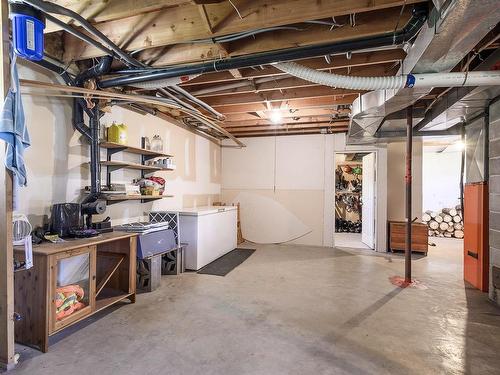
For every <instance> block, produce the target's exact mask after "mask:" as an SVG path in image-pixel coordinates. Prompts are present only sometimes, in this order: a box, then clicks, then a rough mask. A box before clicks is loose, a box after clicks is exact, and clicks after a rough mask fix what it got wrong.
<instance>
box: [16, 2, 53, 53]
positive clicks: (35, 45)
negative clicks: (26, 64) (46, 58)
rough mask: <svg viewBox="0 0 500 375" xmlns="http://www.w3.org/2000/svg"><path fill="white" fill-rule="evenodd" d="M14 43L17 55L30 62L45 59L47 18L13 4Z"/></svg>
mask: <svg viewBox="0 0 500 375" xmlns="http://www.w3.org/2000/svg"><path fill="white" fill-rule="evenodd" d="M10 18H11V20H12V41H13V45H14V52H15V53H16V55H18V56H20V57H22V58H25V59H28V60H37V61H38V60H41V59H42V58H43V30H44V29H45V18H44V17H43V15H42V14H41V13H40V12H39V11H37V10H36V9H33V8H31V7H28V6H25V5H19V4H15V5H14V4H13V5H12V6H11V8H10Z"/></svg>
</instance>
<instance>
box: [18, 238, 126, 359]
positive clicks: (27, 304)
mask: <svg viewBox="0 0 500 375" xmlns="http://www.w3.org/2000/svg"><path fill="white" fill-rule="evenodd" d="M23 256H24V251H23V250H21V249H15V257H16V258H17V259H19V260H22V258H23ZM33 263H34V267H33V268H31V269H29V270H27V271H21V272H18V273H16V275H15V277H14V283H15V294H14V301H15V302H14V305H15V311H16V312H17V313H18V314H19V315H20V316H21V320H19V321H17V322H16V325H15V335H16V341H18V342H20V343H22V344H25V345H28V346H33V347H36V348H38V349H40V350H41V351H43V352H46V351H47V350H48V338H49V336H50V335H53V334H55V333H57V332H59V331H61V330H63V329H64V328H66V327H68V326H70V325H72V324H74V323H76V322H78V321H80V320H82V319H84V318H86V317H88V316H90V315H92V314H94V313H96V312H97V311H100V310H102V309H104V308H106V307H108V306H111V305H113V304H115V303H117V302H119V301H122V300H124V299H128V300H130V302H135V287H136V281H135V279H136V237H135V235H134V234H129V233H123V232H112V233H106V234H102V235H100V236H99V237H96V238H92V239H82V240H71V241H66V242H63V243H59V244H42V245H39V246H34V247H33Z"/></svg>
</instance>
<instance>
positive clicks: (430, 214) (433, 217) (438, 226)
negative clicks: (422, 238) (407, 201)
mask: <svg viewBox="0 0 500 375" xmlns="http://www.w3.org/2000/svg"><path fill="white" fill-rule="evenodd" d="M422 221H423V222H424V223H426V224H427V226H428V228H429V237H448V238H464V219H463V215H462V209H461V208H460V205H458V206H456V207H455V208H443V209H442V210H441V211H439V212H436V211H426V212H425V213H424V214H423V215H422Z"/></svg>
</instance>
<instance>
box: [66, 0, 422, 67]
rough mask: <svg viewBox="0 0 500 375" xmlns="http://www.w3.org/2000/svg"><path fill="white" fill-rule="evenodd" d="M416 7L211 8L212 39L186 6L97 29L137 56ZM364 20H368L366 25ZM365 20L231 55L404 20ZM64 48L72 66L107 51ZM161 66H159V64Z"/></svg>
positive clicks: (77, 44)
mask: <svg viewBox="0 0 500 375" xmlns="http://www.w3.org/2000/svg"><path fill="white" fill-rule="evenodd" d="M416 2H420V1H418V0H407V1H394V0H379V1H376V2H373V1H369V2H367V1H366V0H351V1H345V0H324V1H321V2H310V1H309V0H276V1H274V2H273V5H272V6H269V5H268V2H267V0H255V1H244V2H241V3H240V4H237V5H239V6H241V7H242V12H243V13H242V14H244V17H243V19H240V18H239V17H238V16H237V15H236V14H235V11H234V8H233V7H232V6H231V4H230V3H229V2H223V3H219V4H207V5H205V9H206V12H207V15H208V19H209V22H210V25H212V28H213V29H214V33H212V34H210V33H209V32H208V30H207V21H206V20H203V19H202V14H201V13H200V10H199V6H198V5H181V6H177V7H172V8H168V9H165V10H160V11H156V12H149V13H148V24H147V25H145V24H144V17H143V15H135V16H131V17H127V18H123V19H117V20H113V21H107V22H102V23H97V24H96V25H95V26H96V27H97V28H98V29H99V31H101V32H102V33H104V34H105V35H106V36H107V37H109V38H110V39H111V40H112V41H113V42H115V43H116V44H118V45H125V49H126V50H128V51H132V50H141V49H144V48H153V47H159V46H164V45H172V44H178V43H184V42H188V41H192V40H197V39H205V38H207V37H209V38H211V37H214V36H221V35H227V34H232V33H238V32H244V31H252V30H256V29H259V28H267V27H273V26H281V25H286V24H291V23H298V22H303V21H305V20H314V19H320V18H327V17H331V16H339V15H343V14H350V13H360V12H366V11H370V10H377V9H386V8H391V7H395V6H400V5H402V4H403V3H416ZM407 8H409V7H407ZM385 13H390V14H385ZM393 13H394V14H393ZM365 16H366V20H365V21H363V17H365ZM365 16H364V15H359V17H358V18H357V23H356V27H354V28H351V27H349V26H346V27H341V28H336V29H334V30H332V31H329V29H328V27H317V26H318V25H312V27H311V28H310V29H309V28H308V29H307V30H305V31H298V32H294V33H293V34H291V35H293V36H294V37H293V38H290V36H288V37H287V38H286V39H285V40H280V39H283V38H276V35H277V34H275V33H274V32H273V33H271V35H266V34H262V35H259V37H258V38H257V37H256V38H255V39H252V38H248V39H246V40H245V41H244V43H242V41H238V42H236V43H232V44H231V45H230V46H229V48H228V50H229V53H230V55H231V56H234V55H241V54H248V53H253V52H258V51H265V50H273V49H278V48H287V47H291V46H299V45H308V44H315V43H322V42H331V41H332V39H334V40H341V39H350V38H353V37H356V36H360V37H361V36H367V35H373V34H377V33H380V32H381V30H383V31H385V32H390V31H393V30H394V27H395V26H396V23H395V20H398V18H399V9H388V10H387V12H379V15H378V16H376V17H374V16H373V15H369V14H367V15H365ZM408 17H409V11H408V10H405V12H404V15H403V18H408ZM358 19H359V20H360V21H359V22H358ZM404 23H405V21H404V19H402V20H401V25H404ZM353 34H354V35H353ZM125 39H126V40H127V42H126V43H124V40H125ZM65 46H66V48H65V60H68V61H70V60H81V59H87V58H92V57H97V56H101V55H102V51H100V50H98V49H97V48H95V47H93V46H89V45H86V44H85V43H84V42H82V41H80V40H78V39H76V38H75V37H74V36H72V35H69V34H67V35H66V36H65ZM225 48H226V47H225ZM158 63H159V64H160V62H158Z"/></svg>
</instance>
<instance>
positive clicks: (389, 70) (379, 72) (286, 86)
mask: <svg viewBox="0 0 500 375" xmlns="http://www.w3.org/2000/svg"><path fill="white" fill-rule="evenodd" d="M335 73H337V74H343V75H353V76H361V77H370V76H387V75H394V74H395V73H396V69H394V66H393V65H392V64H388V65H385V64H379V65H373V66H368V67H354V68H352V69H350V68H342V69H337V70H336V72H335ZM263 80H265V82H262V83H259V81H258V80H254V81H241V82H242V83H241V84H245V86H241V87H237V88H233V89H226V90H221V91H216V90H217V88H219V87H220V88H224V87H225V86H226V85H225V84H221V85H217V86H214V85H206V86H200V87H196V91H191V93H192V94H193V95H196V96H197V97H199V98H209V97H214V96H225V95H235V94H244V93H252V92H266V91H276V90H290V89H295V88H303V87H312V86H318V85H317V84H315V83H313V82H310V81H305V80H303V79H300V78H296V77H290V76H287V75H282V76H278V77H276V78H274V77H266V78H263ZM191 90H192V89H191ZM207 91H211V92H207Z"/></svg>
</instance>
